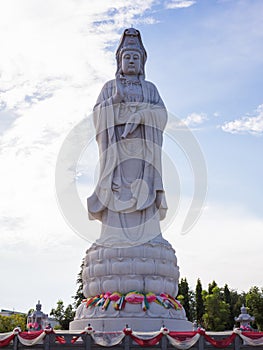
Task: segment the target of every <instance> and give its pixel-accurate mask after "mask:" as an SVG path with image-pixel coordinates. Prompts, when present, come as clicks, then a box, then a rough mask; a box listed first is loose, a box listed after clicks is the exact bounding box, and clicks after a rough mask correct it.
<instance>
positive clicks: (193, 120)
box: [182, 113, 207, 127]
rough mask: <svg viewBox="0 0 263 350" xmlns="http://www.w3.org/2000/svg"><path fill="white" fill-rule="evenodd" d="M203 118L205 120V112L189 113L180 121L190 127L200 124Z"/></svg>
mask: <svg viewBox="0 0 263 350" xmlns="http://www.w3.org/2000/svg"><path fill="white" fill-rule="evenodd" d="M205 120H207V115H206V114H205V113H191V114H189V115H188V116H187V117H186V118H185V119H183V120H182V121H183V123H184V124H185V125H187V126H190V127H191V126H196V125H200V124H202V123H203V122H204V121H205Z"/></svg>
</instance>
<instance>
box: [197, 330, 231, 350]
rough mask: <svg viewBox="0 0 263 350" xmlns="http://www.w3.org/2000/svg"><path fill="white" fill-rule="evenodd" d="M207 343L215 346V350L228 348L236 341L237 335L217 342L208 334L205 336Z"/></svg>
mask: <svg viewBox="0 0 263 350" xmlns="http://www.w3.org/2000/svg"><path fill="white" fill-rule="evenodd" d="M203 336H204V338H205V340H206V341H208V342H209V343H210V344H211V345H213V346H214V347H215V348H220V349H223V348H226V347H227V346H229V345H230V344H232V343H233V341H234V340H235V337H236V334H235V333H232V334H231V335H230V336H229V337H227V338H224V339H221V340H215V339H214V338H212V337H210V336H209V335H207V334H206V333H204V334H203Z"/></svg>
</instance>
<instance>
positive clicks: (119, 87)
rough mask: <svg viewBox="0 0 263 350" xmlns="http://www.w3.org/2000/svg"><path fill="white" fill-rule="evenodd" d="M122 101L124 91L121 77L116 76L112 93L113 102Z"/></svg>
mask: <svg viewBox="0 0 263 350" xmlns="http://www.w3.org/2000/svg"><path fill="white" fill-rule="evenodd" d="M122 101H124V91H123V84H122V83H121V78H120V77H117V78H116V92H115V94H114V95H113V103H120V102H122Z"/></svg>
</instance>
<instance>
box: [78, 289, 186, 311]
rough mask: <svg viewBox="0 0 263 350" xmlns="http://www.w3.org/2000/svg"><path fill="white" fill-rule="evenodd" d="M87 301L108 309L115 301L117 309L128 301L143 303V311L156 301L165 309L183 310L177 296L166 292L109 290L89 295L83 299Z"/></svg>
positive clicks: (93, 305)
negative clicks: (123, 292) (125, 292)
mask: <svg viewBox="0 0 263 350" xmlns="http://www.w3.org/2000/svg"><path fill="white" fill-rule="evenodd" d="M83 302H84V303H86V307H102V309H103V310H107V308H108V307H109V305H110V303H111V302H113V306H114V309H115V310H123V309H124V307H125V304H126V303H130V304H141V305H142V309H143V311H146V310H148V309H149V303H152V302H155V303H157V304H159V305H161V306H163V307H164V308H165V309H175V310H181V309H182V308H183V307H182V305H181V304H180V303H179V301H177V300H176V299H175V298H173V297H172V296H171V295H169V294H166V293H161V294H159V295H156V294H154V293H151V292H149V293H142V292H138V291H134V290H133V291H130V292H129V293H127V294H121V293H119V292H114V293H111V292H107V293H104V294H98V295H95V296H93V297H89V298H87V299H84V300H83Z"/></svg>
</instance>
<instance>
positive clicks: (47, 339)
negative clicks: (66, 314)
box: [44, 333, 50, 350]
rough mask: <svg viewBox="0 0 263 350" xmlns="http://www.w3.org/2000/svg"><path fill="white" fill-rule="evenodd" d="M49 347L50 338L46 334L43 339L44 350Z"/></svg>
mask: <svg viewBox="0 0 263 350" xmlns="http://www.w3.org/2000/svg"><path fill="white" fill-rule="evenodd" d="M49 347H50V336H49V334H47V333H46V336H45V338H44V350H49Z"/></svg>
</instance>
